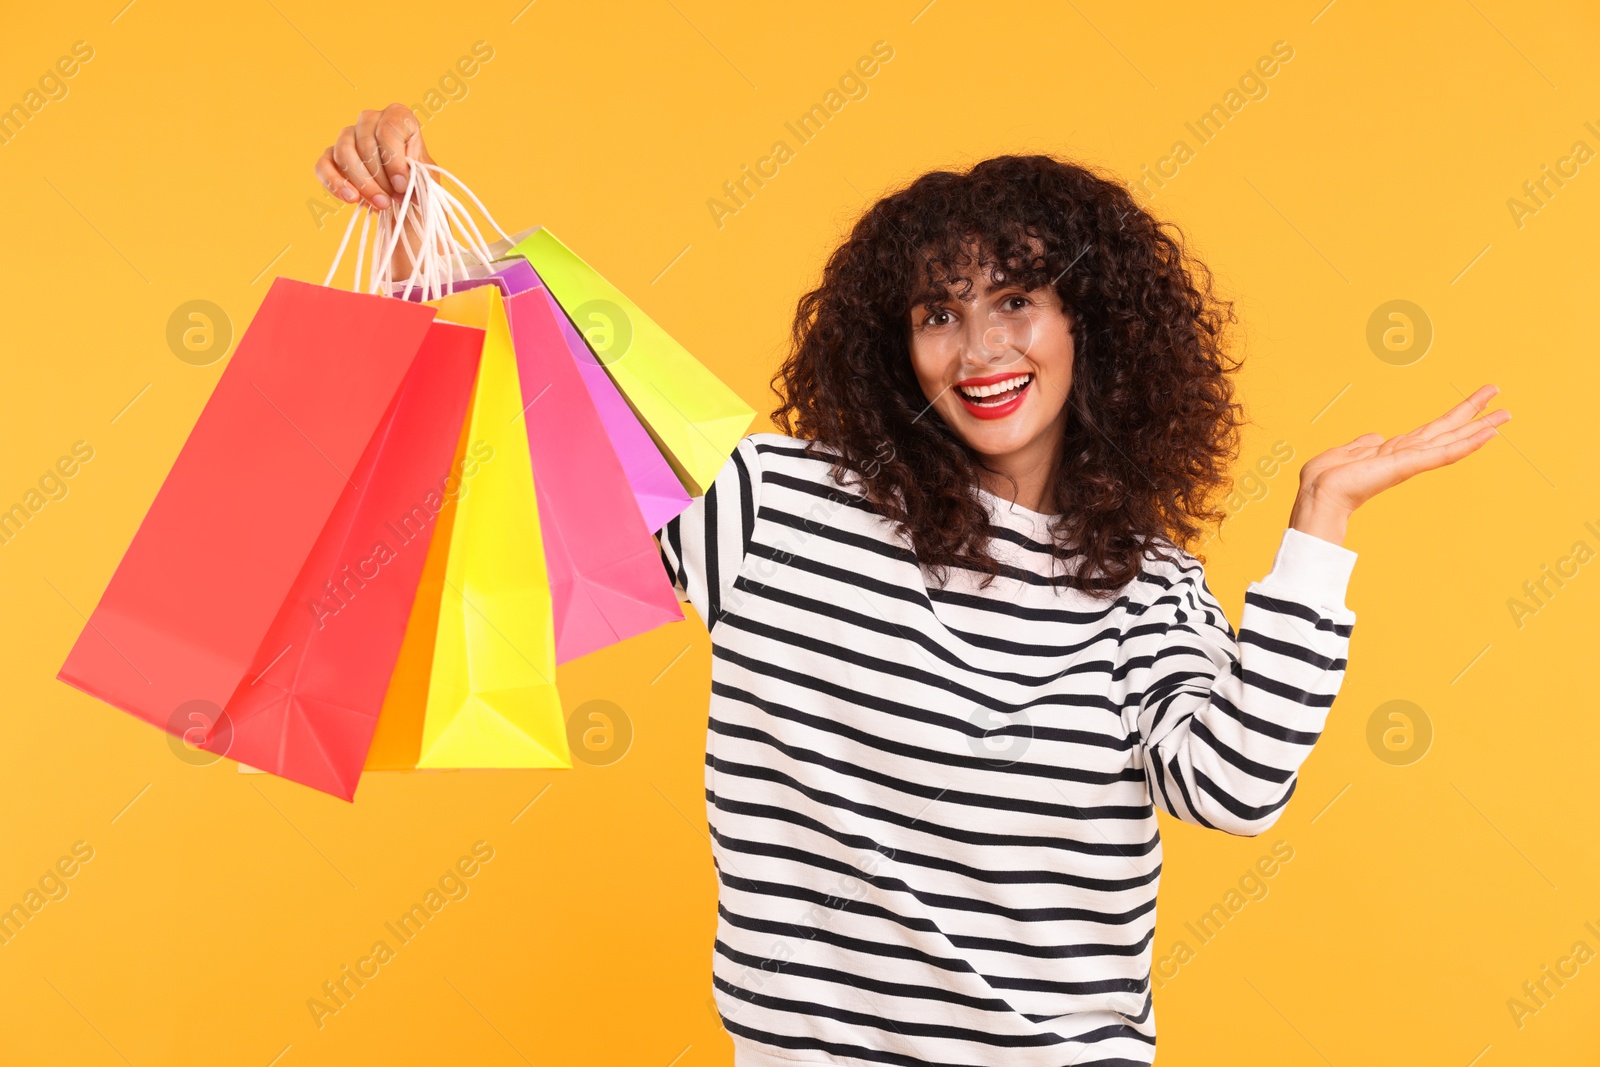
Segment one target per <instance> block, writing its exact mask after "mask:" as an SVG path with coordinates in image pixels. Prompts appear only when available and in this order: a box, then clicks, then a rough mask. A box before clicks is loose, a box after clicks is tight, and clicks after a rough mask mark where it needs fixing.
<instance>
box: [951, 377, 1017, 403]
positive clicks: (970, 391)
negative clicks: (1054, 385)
mask: <svg viewBox="0 0 1600 1067" xmlns="http://www.w3.org/2000/svg"><path fill="white" fill-rule="evenodd" d="M1032 380H1033V375H1031V374H1019V375H1018V376H1017V377H1015V378H1007V379H1006V380H1005V381H1003V382H995V383H994V384H993V385H958V386H956V388H957V389H960V390H961V392H962V393H963V394H964V395H965V396H967V397H968V398H970V399H972V400H980V399H982V398H983V397H986V396H998V395H1000V394H1001V393H1009V392H1011V391H1013V390H1016V389H1021V388H1022V387H1023V386H1024V385H1027V384H1028V383H1029V382H1030V381H1032Z"/></svg>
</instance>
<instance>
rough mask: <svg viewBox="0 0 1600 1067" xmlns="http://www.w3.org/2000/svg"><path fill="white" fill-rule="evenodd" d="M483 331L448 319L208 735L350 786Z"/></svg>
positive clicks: (448, 462) (447, 468) (227, 750)
mask: <svg viewBox="0 0 1600 1067" xmlns="http://www.w3.org/2000/svg"><path fill="white" fill-rule="evenodd" d="M483 337H484V332H483V331H482V330H481V329H474V328H472V327H469V326H460V325H457V324H455V323H450V322H443V321H435V322H434V323H433V324H432V326H430V327H429V329H428V334H427V337H426V338H425V339H424V341H423V344H422V348H421V350H420V351H419V352H418V353H417V356H416V359H415V361H414V362H413V363H412V365H411V370H410V372H409V373H408V374H407V375H406V378H405V380H404V382H402V383H401V386H400V390H399V392H398V393H396V394H395V398H394V402H393V403H392V404H391V405H390V406H389V410H388V411H387V412H386V413H385V415H384V418H383V421H382V422H381V423H380V424H379V425H378V429H377V431H376V433H374V434H373V437H372V441H371V442H370V443H369V444H368V446H367V450H366V452H365V453H364V454H363V455H362V457H361V462H360V464H359V465H358V466H357V467H356V469H355V471H354V472H353V473H352V474H351V477H350V482H349V484H347V485H346V486H345V490H344V493H343V494H342V495H341V496H340V498H339V502H338V504H337V505H336V506H335V508H334V511H333V514H332V516H331V517H330V518H329V519H328V523H327V525H326V526H325V527H324V529H323V531H322V535H321V536H320V537H319V538H318V539H317V542H316V545H315V546H314V547H313V548H312V551H311V555H310V556H309V557H308V558H307V559H306V561H305V565H304V566H303V567H302V568H301V570H300V574H299V576H298V577H297V578H296V579H295V581H294V585H293V586H292V587H291V589H290V590H289V593H288V595H287V596H286V597H285V599H284V601H283V604H282V606H281V607H280V608H279V610H278V617H277V618H276V619H275V620H274V621H273V624H272V626H271V627H270V628H269V629H268V630H267V633H266V636H265V638H264V639H263V641H262V643H261V645H260V647H259V648H258V649H257V651H256V656H255V659H254V660H253V661H252V662H251V664H250V668H249V670H248V671H247V672H246V677H244V678H243V679H241V680H240V682H239V685H238V688H237V689H236V690H235V691H234V694H233V697H232V699H231V700H229V702H228V704H227V705H226V707H225V708H224V715H223V717H222V718H221V719H219V721H218V722H217V723H216V724H214V725H213V726H212V728H211V731H210V733H209V735H208V737H207V739H206V743H205V744H204V745H202V746H201V747H204V748H210V749H214V750H215V751H217V752H218V753H219V754H221V755H225V756H228V757H230V758H232V759H235V760H238V761H239V762H240V763H248V764H249V765H250V766H252V767H259V768H260V769H262V770H264V771H271V772H272V773H273V774H277V775H280V776H282V777H285V778H291V779H293V780H295V781H297V782H301V783H303V784H305V785H309V786H311V787H312V788H314V789H319V790H321V791H323V792H325V793H331V794H333V795H335V796H339V797H342V798H344V799H345V800H350V799H352V798H353V797H354V795H355V790H356V785H357V784H358V782H359V781H360V778H361V769H362V765H363V764H364V763H365V762H366V758H367V751H368V748H369V746H370V745H371V744H372V737H373V730H374V728H375V726H376V724H377V721H378V713H379V711H380V710H381V709H382V707H383V701H384V694H385V692H386V691H387V689H388V687H389V680H390V676H391V674H392V673H393V672H394V668H395V662H396V660H397V659H398V657H399V655H400V645H401V641H402V640H403V639H404V637H405V631H406V621H407V619H408V618H409V617H410V615H411V609H412V603H413V601H414V600H415V598H416V595H417V588H418V582H419V579H420V577H421V574H422V568H423V561H424V560H425V559H426V558H427V555H428V548H429V543H430V541H431V539H432V537H433V534H434V532H435V530H436V529H437V528H438V521H437V519H438V516H439V514H440V512H441V510H443V509H444V508H445V506H446V503H447V501H449V500H452V499H454V498H455V496H457V495H458V494H459V493H460V491H461V487H462V481H461V478H462V472H461V471H460V470H459V469H453V465H452V460H453V459H454V457H455V453H456V440H457V437H458V436H459V435H460V434H461V432H462V426H463V423H464V422H465V420H466V416H467V405H468V402H469V400H470V398H471V395H472V386H473V380H474V378H475V377H476V375H477V369H478V357H479V355H480V354H481V353H482V350H483Z"/></svg>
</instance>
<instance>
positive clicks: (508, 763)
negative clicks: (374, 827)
mask: <svg viewBox="0 0 1600 1067" xmlns="http://www.w3.org/2000/svg"><path fill="white" fill-rule="evenodd" d="M430 304H431V305H432V306H434V307H437V308H438V309H439V318H440V319H446V320H449V321H452V322H459V323H462V324H463V325H467V326H477V327H480V328H482V329H483V330H485V337H484V344H483V357H482V361H481V362H480V364H479V369H478V380H477V384H476V386H475V387H474V389H473V395H472V404H471V409H470V411H469V413H468V416H467V426H466V430H465V434H464V436H463V446H464V447H465V448H467V449H469V450H470V451H471V453H472V455H473V456H475V457H480V458H481V457H487V458H486V459H481V462H479V464H478V466H477V468H476V470H475V473H474V474H473V476H472V479H471V488H470V490H469V491H466V492H463V493H462V494H461V495H460V496H459V498H457V499H456V500H454V501H453V502H452V505H453V514H451V515H450V516H449V520H448V522H447V521H446V518H445V515H444V514H443V513H442V512H441V515H440V518H439V526H438V528H437V529H436V532H435V536H434V543H433V544H431V545H430V550H429V559H428V562H427V565H426V566H425V570H424V577H423V581H424V583H427V582H428V580H429V578H430V577H434V576H438V580H439V583H440V588H439V592H438V601H437V615H436V619H437V621H436V623H435V624H434V625H433V631H434V633H433V641H432V646H431V648H429V647H428V645H427V641H426V632H427V629H428V624H429V621H430V620H429V618H428V616H429V614H430V612H431V610H432V609H431V608H430V607H429V606H428V605H419V606H416V607H414V608H413V612H412V618H411V621H412V623H413V624H415V625H416V626H417V627H418V635H417V638H416V639H415V640H413V635H412V633H411V630H410V629H408V630H407V634H406V647H405V648H403V650H402V655H401V661H400V664H399V666H398V667H397V669H396V673H395V676H394V678H393V679H392V683H391V687H390V692H389V697H390V701H389V702H388V703H386V704H385V707H384V711H383V716H384V717H385V718H386V717H388V716H389V715H390V713H391V710H393V711H395V712H396V713H397V714H396V717H395V721H394V722H393V723H392V724H387V725H388V726H389V727H390V731H389V732H388V733H386V736H385V738H384V747H383V749H382V751H381V752H380V754H379V756H378V758H379V759H380V760H388V761H389V762H390V763H391V764H393V763H403V762H404V761H405V760H407V759H409V758H411V756H412V754H413V752H412V750H411V747H410V746H411V741H410V738H411V737H414V736H416V730H415V723H416V714H415V702H416V699H417V694H418V693H419V691H420V690H421V684H420V683H421V678H422V675H423V674H424V673H425V674H426V700H425V702H424V706H423V709H422V715H421V731H420V740H419V741H418V743H417V744H416V748H415V750H414V755H415V759H414V764H413V765H414V766H416V767H418V768H468V767H503V768H511V767H571V766H572V756H571V753H570V751H569V750H568V748H567V735H566V728H565V724H564V721H563V718H562V712H561V698H560V695H559V693H558V692H557V691H556V649H555V623H554V612H553V609H552V602H551V595H550V580H549V576H548V574H547V572H546V569H545V555H544V542H543V540H542V537H541V534H540V529H539V509H538V502H537V499H536V497H535V496H534V488H533V465H532V461H531V459H530V457H529V455H528V435H527V432H526V430H525V429H524V427H523V425H522V422H521V420H520V419H519V418H518V415H519V414H520V413H521V411H522V406H523V400H522V391H521V388H520V385H519V383H518V377H517V362H516V354H515V351H514V350H513V349H512V347H511V330H510V326H509V325H508V323H507V321H506V314H505V307H504V304H503V303H502V300H501V296H500V290H499V289H498V288H497V287H495V286H481V287H479V288H475V289H469V290H466V291H465V292H461V293H456V294H453V295H451V296H447V297H444V298H443V299H441V300H436V301H430ZM441 559H442V566H441V564H440V561H441ZM441 571H442V574H441V573H440V572H441ZM419 599H420V596H419ZM429 653H431V660H430V661H429V662H427V664H426V669H425V671H424V670H423V668H422V660H423V658H424V657H426V656H428V654H429ZM408 656H409V657H410V658H409V659H408ZM391 703H392V704H393V705H394V706H393V708H391V706H390V705H391ZM408 709H409V710H408ZM383 722H384V720H383V718H380V723H383ZM381 728H382V727H380V729H381ZM377 747H378V746H377V743H376V742H375V743H374V748H375V749H376V748H377ZM369 766H371V764H370V763H369ZM374 769H376V768H374Z"/></svg>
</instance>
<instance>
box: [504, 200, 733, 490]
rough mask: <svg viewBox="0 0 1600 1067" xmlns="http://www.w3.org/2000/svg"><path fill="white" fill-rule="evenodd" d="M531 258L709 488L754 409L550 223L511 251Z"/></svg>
mask: <svg viewBox="0 0 1600 1067" xmlns="http://www.w3.org/2000/svg"><path fill="white" fill-rule="evenodd" d="M510 254H511V255H513V256H520V257H522V258H523V259H526V260H527V261H528V262H529V263H530V264H532V266H533V269H534V270H535V271H536V272H538V275H539V277H540V278H541V279H543V281H544V284H545V285H546V286H547V287H548V288H549V289H550V292H551V294H552V295H553V296H554V297H555V299H556V300H557V302H558V303H559V304H560V305H561V308H562V310H563V311H564V312H565V313H566V315H567V316H568V318H570V319H571V321H572V323H573V325H574V326H576V327H577V329H578V330H579V332H580V333H582V334H583V336H584V337H585V339H586V340H587V341H588V342H589V344H590V347H591V348H592V349H593V350H594V353H595V355H596V357H597V358H598V359H599V361H600V363H601V364H603V365H604V367H605V370H606V371H607V373H608V374H609V375H610V376H611V379H612V380H613V381H614V382H615V383H616V384H617V388H618V389H620V390H621V392H622V395H623V396H624V397H625V398H626V399H627V402H628V405H629V407H631V408H632V409H633V412H634V414H635V415H636V416H637V417H638V419H639V421H640V422H642V423H643V424H644V426H645V428H646V429H647V430H648V431H649V433H650V436H651V438H652V439H653V440H654V441H655V443H656V445H657V446H658V447H659V448H660V450H661V452H662V454H663V455H664V456H665V457H666V460H667V462H668V463H669V464H671V466H672V469H673V472H674V473H675V474H676V475H677V476H678V479H679V481H681V482H682V483H683V486H684V488H685V489H687V490H688V491H689V492H690V493H691V494H693V495H695V496H701V495H703V494H704V493H705V492H706V491H707V490H708V489H709V488H710V487H711V483H712V482H713V481H714V480H715V479H716V476H717V474H718V473H719V472H720V471H721V470H722V467H723V465H724V464H725V463H727V461H728V456H729V455H731V454H732V452H733V450H734V448H735V447H737V446H738V443H739V440H740V439H741V438H742V437H743V436H744V434H745V431H746V430H747V429H749V427H750V423H751V422H752V421H753V420H754V418H755V411H754V409H752V408H751V407H750V406H749V405H748V404H746V403H745V402H744V401H743V400H741V399H740V398H739V395H738V394H737V393H735V392H734V391H733V390H732V389H729V388H728V387H727V386H726V385H724V384H723V383H722V382H721V381H720V380H719V379H718V378H717V377H716V375H714V374H712V373H711V372H710V371H709V370H707V369H706V368H705V367H704V366H703V365H701V364H700V362H699V361H697V360H696V359H695V358H694V357H693V356H691V355H690V354H689V353H688V351H686V350H685V349H684V347H683V346H682V345H680V344H678V343H677V342H676V341H674V340H673V339H672V338H671V337H670V336H668V334H667V332H666V331H665V330H663V329H662V328H661V327H660V326H658V325H656V324H655V322H653V321H652V320H651V319H650V318H649V317H648V316H646V315H645V314H644V313H643V312H642V311H640V310H639V308H638V306H637V305H635V304H634V303H633V301H631V300H629V299H628V298H627V297H626V296H624V295H623V294H622V292H621V291H620V290H618V289H617V288H616V287H615V286H613V285H612V284H611V283H610V282H608V281H606V280H605V279H604V278H603V277H601V276H600V275H599V274H598V273H597V272H596V271H595V270H594V269H593V268H592V267H590V266H589V265H588V264H587V263H585V262H584V261H583V260H582V259H579V258H578V256H577V255H575V254H574V253H573V252H572V250H571V249H569V248H568V247H567V246H566V245H564V244H562V243H561V242H560V241H559V240H557V239H556V238H555V236H554V235H553V234H551V233H550V231H549V230H547V229H543V228H540V229H538V230H535V231H534V232H533V233H532V234H530V235H529V236H528V237H527V238H525V239H524V240H522V241H520V242H518V243H517V244H516V245H515V246H514V247H513V248H512V249H511V252H510Z"/></svg>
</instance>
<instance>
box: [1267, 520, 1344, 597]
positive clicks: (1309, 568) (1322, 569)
mask: <svg viewBox="0 0 1600 1067" xmlns="http://www.w3.org/2000/svg"><path fill="white" fill-rule="evenodd" d="M1355 565H1356V553H1355V552H1353V551H1351V550H1350V549H1348V548H1345V547H1344V546H1343V545H1336V544H1334V543H1333V542H1332V541H1324V540H1323V539H1322V538H1320V537H1317V536H1316V535H1315V534H1308V533H1306V532H1304V531H1303V530H1296V529H1295V528H1294V527H1293V526H1290V527H1286V528H1285V529H1284V531H1283V541H1282V542H1281V543H1280V544H1279V545H1278V555H1277V557H1276V558H1275V559H1274V560H1273V562H1272V570H1271V571H1270V572H1268V574H1267V576H1266V577H1265V578H1263V579H1262V580H1261V581H1260V582H1258V583H1257V585H1258V586H1259V587H1260V589H1261V591H1262V592H1264V593H1270V594H1272V595H1275V596H1281V597H1283V598H1284V599H1286V600H1298V601H1302V602H1304V603H1307V604H1314V605H1317V606H1318V607H1321V608H1324V609H1326V610H1328V611H1330V612H1332V613H1333V614H1335V615H1338V616H1340V617H1342V618H1348V617H1350V616H1352V615H1353V614H1354V613H1353V612H1352V611H1351V610H1350V609H1349V608H1348V607H1346V606H1345V602H1344V596H1345V592H1346V590H1347V589H1348V588H1349V586H1350V572H1351V571H1352V570H1353V569H1354V568H1355Z"/></svg>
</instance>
